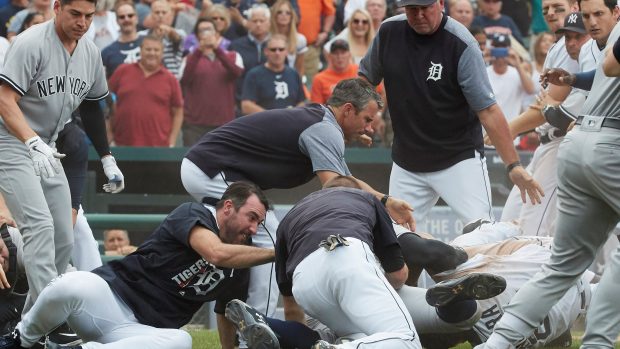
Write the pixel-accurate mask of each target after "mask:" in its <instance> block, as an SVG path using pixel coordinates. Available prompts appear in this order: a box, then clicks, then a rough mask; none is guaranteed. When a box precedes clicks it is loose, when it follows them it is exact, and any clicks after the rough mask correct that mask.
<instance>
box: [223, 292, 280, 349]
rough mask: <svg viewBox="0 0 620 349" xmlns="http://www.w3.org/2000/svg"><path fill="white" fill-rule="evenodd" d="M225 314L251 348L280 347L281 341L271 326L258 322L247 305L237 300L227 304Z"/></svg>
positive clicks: (266, 348)
mask: <svg viewBox="0 0 620 349" xmlns="http://www.w3.org/2000/svg"><path fill="white" fill-rule="evenodd" d="M224 316H226V318H227V319H228V320H230V321H232V322H233V323H234V324H235V326H236V327H237V329H238V330H239V333H240V334H241V336H242V337H243V338H244V339H245V340H246V342H247V344H248V348H250V349H280V343H279V342H278V338H277V337H276V335H275V333H273V331H272V330H271V328H270V327H269V326H268V325H266V324H264V323H261V322H256V320H254V317H253V316H252V315H251V314H250V313H248V311H247V310H246V309H245V306H244V305H243V304H242V303H240V302H237V301H235V300H233V301H230V303H228V305H227V306H226V311H225V313H224Z"/></svg>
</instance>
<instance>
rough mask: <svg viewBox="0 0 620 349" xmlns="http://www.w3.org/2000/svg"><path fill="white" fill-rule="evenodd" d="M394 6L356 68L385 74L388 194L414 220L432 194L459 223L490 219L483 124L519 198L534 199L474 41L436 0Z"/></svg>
mask: <svg viewBox="0 0 620 349" xmlns="http://www.w3.org/2000/svg"><path fill="white" fill-rule="evenodd" d="M398 4H399V6H401V7H404V8H405V12H406V13H405V15H399V16H397V17H393V18H392V19H391V20H389V21H386V22H384V23H383V24H382V25H381V28H380V29H379V33H378V35H377V36H376V37H375V39H374V42H373V44H372V47H371V49H370V50H369V51H368V54H367V55H366V57H364V59H363V60H362V64H361V66H360V75H362V76H363V77H365V78H366V79H368V80H369V81H370V82H371V83H372V84H374V85H378V84H379V83H380V82H381V81H382V80H383V79H385V88H386V94H387V99H388V101H389V108H390V116H391V117H392V124H393V129H394V143H393V146H392V159H393V161H394V164H393V166H392V172H391V175H390V194H391V195H396V196H399V197H405V200H406V201H408V202H410V203H411V204H412V206H413V207H414V209H415V211H414V216H415V218H416V220H418V221H420V220H423V219H424V218H425V216H426V214H428V212H429V211H430V209H431V208H432V207H433V206H434V205H435V203H436V202H437V200H438V199H439V197H442V198H443V199H444V200H445V201H446V202H447V203H448V205H450V207H451V208H452V209H453V210H454V211H455V212H456V213H457V215H458V216H459V218H460V219H461V221H463V222H468V221H472V220H474V219H478V218H480V217H489V218H492V216H493V213H492V210H491V208H492V205H491V196H490V185H489V177H488V172H487V168H486V161H485V159H484V147H483V143H482V132H481V124H482V126H484V128H485V130H486V131H487V132H488V134H489V135H490V136H491V138H493V139H496V140H497V144H498V146H497V147H496V148H497V151H498V153H499V154H500V156H501V158H502V160H503V161H504V163H505V164H507V169H508V174H509V177H510V179H511V180H512V181H513V182H514V183H516V185H517V186H518V187H519V188H521V189H522V195H523V196H522V198H523V200H525V195H526V193H527V194H528V195H529V196H530V198H531V200H532V201H534V202H539V200H540V197H539V196H540V195H541V194H542V191H541V190H540V187H539V186H538V184H537V183H536V182H535V181H533V180H532V178H531V177H530V176H529V174H528V173H527V172H526V171H525V170H524V169H523V167H522V166H521V164H520V162H519V155H518V154H517V152H516V151H515V148H514V146H513V144H512V139H511V138H510V133H509V132H508V125H507V123H506V119H505V117H504V115H503V113H502V111H501V109H500V107H499V106H498V105H497V102H496V100H495V98H494V95H493V90H492V89H491V86H490V83H489V81H488V77H487V76H486V74H484V73H482V72H484V69H485V64H484V60H483V58H482V55H481V54H480V51H479V47H478V44H477V43H476V41H475V40H474V38H473V37H472V36H471V34H470V33H469V31H467V29H465V27H464V26H463V25H461V24H460V23H458V22H457V21H456V20H454V19H452V18H450V17H449V16H446V15H444V14H443V7H444V2H443V0H439V1H437V0H400V1H399V3H398ZM395 52H398V53H399V54H394V53H395ZM481 73H482V74H481ZM411 96H416V98H411ZM439 120H443V121H439ZM473 173H476V174H478V175H475V176H472V175H471V174H473Z"/></svg>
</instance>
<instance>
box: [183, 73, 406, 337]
mask: <svg viewBox="0 0 620 349" xmlns="http://www.w3.org/2000/svg"><path fill="white" fill-rule="evenodd" d="M381 106H382V101H381V97H380V96H379V95H378V94H377V93H376V91H375V90H374V88H373V87H372V86H370V85H369V84H368V83H366V82H365V81H363V80H360V79H348V80H343V81H341V82H340V83H338V85H336V87H335V88H334V93H333V94H332V96H331V99H330V100H329V101H328V103H327V105H319V104H312V105H309V106H307V107H300V108H290V109H276V110H269V111H265V112H261V113H256V114H253V115H252V116H251V117H244V118H239V119H236V120H233V121H232V122H230V123H228V124H226V125H224V126H222V127H219V128H218V129H216V130H214V131H211V132H209V133H207V134H206V135H204V136H203V137H202V139H200V141H199V142H198V143H197V144H196V145H194V146H193V147H192V148H191V149H190V150H189V152H188V153H187V154H186V155H185V158H184V159H183V162H182V164H181V179H182V181H183V186H184V187H185V189H186V190H187V192H188V193H190V194H191V195H192V196H193V197H194V198H195V199H196V200H198V201H203V202H206V203H208V202H213V201H215V200H217V199H218V198H219V197H220V196H221V194H222V192H223V191H224V190H225V189H226V187H227V186H228V185H229V184H230V183H233V182H235V181H237V180H248V181H251V182H252V183H256V184H257V185H258V186H259V187H261V188H262V189H270V188H283V189H286V188H292V187H296V186H299V185H301V184H304V183H306V182H308V181H310V180H311V179H313V178H314V176H315V175H316V176H317V177H318V178H319V180H320V181H321V183H325V182H327V181H328V180H330V179H331V178H334V177H336V176H338V175H350V171H349V169H348V167H347V165H346V162H345V159H344V147H345V141H347V142H348V141H352V140H355V139H357V138H359V137H360V136H361V135H364V134H365V133H371V132H372V128H371V123H372V121H373V119H374V117H375V115H376V114H377V112H378V110H379V109H380V108H381ZM357 181H358V182H360V184H361V185H362V188H363V189H364V190H366V191H368V192H370V193H372V194H373V195H374V196H375V197H376V198H377V199H378V200H379V199H380V200H381V201H382V202H383V204H384V205H385V207H386V208H387V210H388V212H389V213H390V215H391V216H392V218H393V219H394V220H395V221H396V222H398V223H408V224H410V225H411V229H413V228H414V221H413V217H412V215H411V207H410V206H409V204H407V203H406V202H404V201H402V200H399V199H396V198H393V197H390V196H388V195H384V194H382V193H379V192H377V191H375V190H374V189H372V188H371V187H370V186H369V185H367V184H366V183H363V182H361V181H359V180H357ZM277 224H278V222H277V219H276V217H275V215H274V214H273V212H272V211H269V212H268V213H267V218H266V220H265V224H264V226H263V228H264V229H261V230H260V231H259V234H258V235H257V236H256V237H255V238H254V239H252V241H253V243H254V245H255V246H264V247H268V246H273V245H274V240H275V231H276V229H277ZM251 274H252V277H251V278H250V279H251V282H250V290H249V297H248V303H249V304H250V305H252V306H253V307H255V308H256V309H258V310H259V311H260V312H261V313H263V314H266V315H267V316H272V315H273V313H274V312H275V308H276V307H275V305H276V302H277V299H278V291H277V286H276V284H275V277H274V275H273V267H272V266H271V265H265V266H261V267H259V268H253V269H252V270H251ZM270 280H271V281H270ZM223 337H226V334H222V333H220V339H222V338H223Z"/></svg>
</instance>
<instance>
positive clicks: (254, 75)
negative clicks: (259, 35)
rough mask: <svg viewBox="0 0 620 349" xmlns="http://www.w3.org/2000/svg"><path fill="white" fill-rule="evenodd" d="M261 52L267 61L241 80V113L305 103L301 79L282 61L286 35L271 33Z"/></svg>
mask: <svg viewBox="0 0 620 349" xmlns="http://www.w3.org/2000/svg"><path fill="white" fill-rule="evenodd" d="M264 51H265V56H267V62H265V64H263V65H259V66H258V67H254V68H252V69H251V70H250V71H249V72H248V73H247V75H246V77H245V80H244V82H243V92H242V95H241V111H242V112H243V114H244V115H248V114H254V113H257V112H260V111H263V110H268V109H280V108H292V107H297V106H301V105H303V103H304V99H305V94H304V89H303V84H302V83H301V78H300V77H299V74H297V72H295V71H294V70H293V69H291V68H290V67H288V66H287V65H286V62H285V61H286V54H287V42H286V37H284V36H283V35H281V34H274V35H272V36H271V37H270V38H269V40H268V41H267V46H266V47H265V50H264Z"/></svg>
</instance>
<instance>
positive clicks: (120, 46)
mask: <svg viewBox="0 0 620 349" xmlns="http://www.w3.org/2000/svg"><path fill="white" fill-rule="evenodd" d="M116 21H117V22H118V26H119V27H120V34H119V37H118V40H116V41H114V42H113V43H111V44H110V45H108V47H106V48H104V49H103V51H101V58H102V60H103V65H104V66H105V70H106V75H107V77H108V79H109V78H110V77H111V76H112V74H113V73H114V71H115V70H116V68H118V66H119V65H121V64H123V63H126V64H131V63H136V62H137V61H138V60H139V59H140V44H141V43H142V39H143V38H144V37H143V36H141V35H138V16H137V12H136V8H135V6H134V4H133V2H122V3H120V5H117V7H116Z"/></svg>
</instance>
